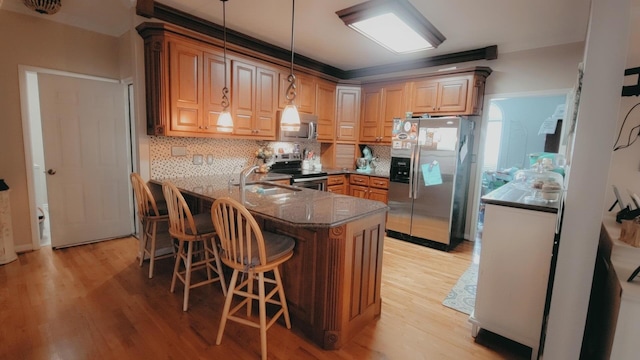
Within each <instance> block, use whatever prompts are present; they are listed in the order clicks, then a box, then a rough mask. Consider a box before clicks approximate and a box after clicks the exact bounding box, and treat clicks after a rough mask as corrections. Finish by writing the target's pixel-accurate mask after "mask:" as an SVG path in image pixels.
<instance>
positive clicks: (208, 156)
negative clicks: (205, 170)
mask: <svg viewBox="0 0 640 360" xmlns="http://www.w3.org/2000/svg"><path fill="white" fill-rule="evenodd" d="M207 164H208V165H213V154H207Z"/></svg>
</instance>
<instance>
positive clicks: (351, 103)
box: [336, 86, 360, 142]
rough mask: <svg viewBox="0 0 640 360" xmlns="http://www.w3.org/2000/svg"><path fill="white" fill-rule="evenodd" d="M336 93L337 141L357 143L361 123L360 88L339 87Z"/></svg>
mask: <svg viewBox="0 0 640 360" xmlns="http://www.w3.org/2000/svg"><path fill="white" fill-rule="evenodd" d="M336 91H337V100H336V102H337V104H336V106H337V111H336V132H337V134H336V141H339V142H356V141H358V125H359V122H360V88H359V87H342V86H338V87H337V89H336Z"/></svg>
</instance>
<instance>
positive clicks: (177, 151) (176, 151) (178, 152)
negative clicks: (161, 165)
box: [171, 146, 187, 156]
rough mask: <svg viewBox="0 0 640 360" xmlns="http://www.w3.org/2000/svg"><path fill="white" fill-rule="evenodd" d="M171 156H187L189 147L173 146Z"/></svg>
mask: <svg viewBox="0 0 640 360" xmlns="http://www.w3.org/2000/svg"><path fill="white" fill-rule="evenodd" d="M171 156H187V147H186V146H172V147H171Z"/></svg>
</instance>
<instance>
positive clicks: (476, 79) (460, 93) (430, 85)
mask: <svg viewBox="0 0 640 360" xmlns="http://www.w3.org/2000/svg"><path fill="white" fill-rule="evenodd" d="M489 74H490V71H487V70H483V69H481V70H479V71H476V72H472V73H467V74H455V75H450V76H438V77H432V78H424V79H422V80H417V81H413V82H412V83H411V101H410V105H409V108H410V110H411V111H412V112H413V113H414V114H430V115H438V116H441V115H481V114H482V105H483V104H482V102H483V98H484V86H485V82H486V77H487V76H488V75H489Z"/></svg>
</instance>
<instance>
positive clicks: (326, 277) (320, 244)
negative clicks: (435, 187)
mask: <svg viewBox="0 0 640 360" xmlns="http://www.w3.org/2000/svg"><path fill="white" fill-rule="evenodd" d="M229 178H230V176H229V175H226V176H225V175H214V176H198V177H187V178H172V179H155V180H151V183H152V184H156V185H161V184H162V181H163V180H169V181H171V182H172V183H174V184H175V185H176V186H177V187H178V189H180V191H181V192H182V193H183V195H184V196H185V199H186V200H187V202H188V203H189V205H190V207H191V208H192V209H194V210H196V211H198V210H199V211H203V212H204V211H209V210H210V207H211V204H212V203H213V201H215V199H217V198H221V197H226V196H228V197H231V198H233V199H235V200H238V201H241V202H243V203H244V205H245V206H246V207H247V209H248V210H249V211H250V212H251V213H252V214H253V216H254V217H255V218H256V220H257V221H258V223H259V224H260V225H261V227H262V228H263V229H265V230H268V231H272V232H276V233H281V234H285V235H288V236H291V237H293V238H294V239H295V241H296V246H295V249H294V255H293V257H292V258H291V259H290V260H289V261H287V262H286V263H284V264H283V265H282V279H283V283H284V287H285V294H286V297H287V304H288V306H289V313H290V315H291V321H292V324H293V326H294V327H297V328H298V329H299V330H300V331H302V332H303V333H304V334H305V335H306V336H308V337H309V338H310V339H311V340H313V341H314V342H315V343H316V344H318V345H319V346H321V347H322V348H323V349H327V350H332V349H339V348H340V347H341V346H342V345H343V344H345V343H346V342H347V341H348V340H349V339H351V338H352V337H353V336H355V335H356V334H357V333H358V332H359V331H360V330H361V329H363V328H364V327H365V326H366V325H367V324H369V323H370V322H371V321H373V320H374V319H376V318H377V317H379V315H380V311H381V304H382V301H381V297H380V285H381V274H382V254H383V245H384V233H385V217H386V211H387V207H386V205H385V204H384V203H381V202H378V201H372V200H366V199H360V198H357V197H352V196H345V195H337V194H333V193H330V192H321V191H316V190H310V189H304V188H292V187H289V186H286V185H285V186H283V185H280V186H275V184H276V181H277V180H278V179H277V178H276V177H272V176H270V175H264V176H258V175H254V176H253V177H250V178H249V179H248V181H247V186H246V188H245V190H244V192H241V191H240V189H239V186H237V185H236V184H234V183H231V182H230V181H229ZM233 179H237V176H236V177H233ZM265 180H273V181H274V182H268V181H265Z"/></svg>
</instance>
